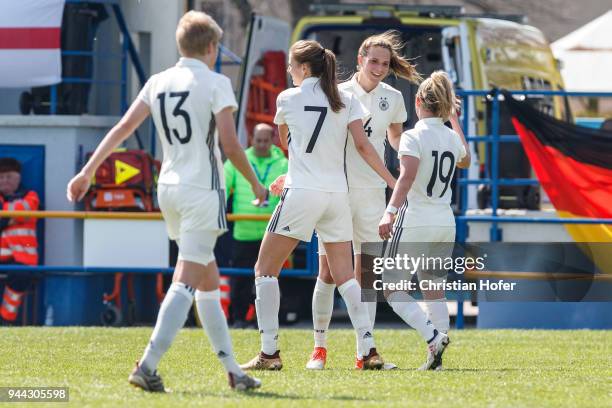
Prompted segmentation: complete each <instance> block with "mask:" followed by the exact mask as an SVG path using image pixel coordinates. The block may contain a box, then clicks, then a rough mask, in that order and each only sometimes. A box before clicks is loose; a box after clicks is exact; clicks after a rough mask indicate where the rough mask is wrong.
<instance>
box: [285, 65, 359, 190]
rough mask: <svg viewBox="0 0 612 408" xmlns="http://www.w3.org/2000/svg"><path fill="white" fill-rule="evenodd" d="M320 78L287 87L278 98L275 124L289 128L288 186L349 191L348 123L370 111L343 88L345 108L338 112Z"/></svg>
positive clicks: (286, 180)
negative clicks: (332, 107) (346, 160)
mask: <svg viewBox="0 0 612 408" xmlns="http://www.w3.org/2000/svg"><path fill="white" fill-rule="evenodd" d="M318 81H319V78H313V77H309V78H306V79H304V81H303V82H302V85H301V86H300V87H297V88H291V89H286V90H284V91H283V92H281V93H280V95H278V98H277V100H276V116H275V117H274V123H276V124H277V125H281V124H287V125H288V127H289V170H288V172H287V177H286V179H285V187H287V188H304V189H309V190H318V191H327V192H338V193H342V192H347V191H348V185H347V181H346V168H345V151H346V144H347V138H348V124H349V123H351V122H352V121H354V120H357V119H363V118H364V117H365V116H366V111H365V109H364V108H363V107H362V105H361V103H360V102H359V101H358V100H357V98H355V96H353V95H351V94H349V93H347V92H344V91H339V92H340V98H341V99H342V102H343V103H344V105H345V107H344V108H342V109H340V111H339V112H337V113H336V112H334V111H333V110H332V109H331V107H330V106H329V102H328V100H327V96H326V95H325V93H323V90H322V89H321V87H320V85H319V82H318Z"/></svg>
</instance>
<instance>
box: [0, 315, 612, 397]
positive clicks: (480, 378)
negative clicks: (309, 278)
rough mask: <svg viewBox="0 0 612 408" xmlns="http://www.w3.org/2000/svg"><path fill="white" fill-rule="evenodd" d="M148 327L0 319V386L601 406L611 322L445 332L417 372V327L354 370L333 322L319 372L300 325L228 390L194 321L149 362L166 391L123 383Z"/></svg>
mask: <svg viewBox="0 0 612 408" xmlns="http://www.w3.org/2000/svg"><path fill="white" fill-rule="evenodd" d="M151 330H152V329H151V328H146V327H145V328H126V329H108V328H80V327H77V328H0V343H1V345H2V347H1V352H0V386H28V387H34V386H47V387H50V386H56V387H57V386H67V387H69V388H70V405H74V406H93V407H96V406H105V407H106V406H109V407H110V406H131V407H150V406H158V407H167V406H181V407H185V406H220V405H224V406H225V405H227V406H240V407H243V406H262V407H264V406H265V407H276V406H278V407H286V406H307V407H313V406H316V407H317V408H319V407H324V406H333V407H340V406H359V407H363V406H377V405H380V406H386V407H389V406H403V407H405V406H410V407H414V406H426V407H543V406H550V407H560V406H567V407H604V406H605V407H612V331H518V330H488V331H484V330H465V331H454V332H451V340H452V343H451V345H450V347H449V349H448V350H447V354H445V358H444V366H445V370H444V371H442V372H419V371H416V370H415V368H416V367H418V366H419V365H420V364H421V363H423V361H424V359H425V347H424V345H423V344H422V342H421V341H420V340H419V338H418V336H417V334H416V333H415V332H414V331H412V330H399V329H398V330H378V331H377V332H376V334H375V336H376V340H377V345H378V349H379V351H380V352H381V354H382V355H383V357H385V359H386V360H387V361H390V362H394V363H396V364H397V365H398V366H399V367H401V369H400V370H394V371H388V372H382V371H379V372H369V371H365V372H359V371H354V370H353V369H352V365H353V360H354V357H353V355H354V347H355V339H354V336H353V332H352V331H350V330H332V331H331V333H330V339H329V343H328V350H329V354H328V367H327V369H326V370H325V371H321V372H310V371H307V370H306V369H305V368H304V365H305V363H306V360H307V358H308V356H309V353H310V351H311V348H312V335H311V332H310V331H309V330H295V329H281V334H280V335H281V337H280V344H281V350H282V353H281V356H282V358H283V363H284V368H283V370H282V371H280V372H263V373H259V374H257V375H258V376H259V377H260V378H261V379H262V381H263V386H262V388H261V389H260V390H259V391H256V392H252V393H236V392H233V391H231V390H230V389H229V387H228V386H227V380H226V377H225V375H224V374H223V373H222V371H221V365H220V364H219V362H218V361H217V359H216V357H215V356H214V355H213V353H212V351H211V349H210V348H209V345H208V341H207V340H206V338H205V337H204V333H203V332H202V331H201V329H184V330H182V331H181V333H179V335H178V336H177V338H176V341H175V343H174V345H173V346H172V348H171V349H170V351H169V352H168V353H167V355H166V356H165V357H164V358H163V359H162V362H161V364H160V367H159V371H160V373H161V375H162V377H163V378H164V382H165V384H166V388H168V389H170V391H171V392H170V393H167V394H163V395H160V394H147V393H144V392H142V391H141V390H139V389H136V388H133V387H131V386H129V385H128V383H127V376H128V374H129V372H130V370H131V369H132V367H133V365H134V361H135V360H137V359H138V358H140V355H141V353H142V351H143V348H144V347H145V345H146V343H147V341H148V338H149V335H150V334H151ZM232 336H233V340H234V347H235V351H236V354H237V357H238V360H239V362H245V361H247V360H248V359H250V358H251V357H253V356H254V355H255V354H256V352H257V351H258V349H259V336H258V334H257V332H256V331H254V330H233V331H232ZM48 405H49V406H59V405H65V404H57V403H50V404H48ZM20 406H23V405H20ZM35 406H37V407H39V406H43V404H40V403H36V404H35Z"/></svg>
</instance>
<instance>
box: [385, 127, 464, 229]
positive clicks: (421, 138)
mask: <svg viewBox="0 0 612 408" xmlns="http://www.w3.org/2000/svg"><path fill="white" fill-rule="evenodd" d="M465 155H466V151H465V146H463V143H462V142H461V138H460V137H459V135H458V134H457V133H456V132H455V131H454V130H452V129H449V128H448V127H446V126H445V125H444V123H443V122H442V119H440V118H427V119H422V120H420V121H418V122H417V123H416V124H415V126H414V129H410V130H407V131H406V132H404V133H403V134H402V139H401V141H400V148H399V152H398V156H399V157H400V158H401V156H414V157H417V158H418V159H419V167H418V169H417V174H416V178H415V180H414V182H413V184H412V187H411V188H410V191H409V192H408V197H407V201H408V204H407V205H406V204H405V205H404V206H402V208H401V210H400V212H399V213H398V216H397V221H396V227H421V226H452V225H455V217H454V216H453V211H452V209H451V207H450V202H451V196H452V189H451V181H452V179H453V174H454V172H455V167H456V165H457V162H458V161H460V160H461V159H463V158H464V157H465ZM406 207H407V208H406Z"/></svg>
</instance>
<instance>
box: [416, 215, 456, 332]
mask: <svg viewBox="0 0 612 408" xmlns="http://www.w3.org/2000/svg"><path fill="white" fill-rule="evenodd" d="M420 229H422V230H423V231H421V232H419V233H418V235H421V236H424V237H425V238H426V240H425V239H424V241H423V242H431V243H439V244H437V245H435V246H434V247H432V249H431V251H430V256H432V257H438V258H441V259H445V258H446V257H450V256H452V251H453V243H454V242H455V227H436V228H420ZM425 229H426V230H425ZM432 273H433V276H430V277H429V278H430V279H433V280H435V281H442V280H445V279H446V278H447V274H446V271H433V272H432ZM422 278H426V277H424V276H421V274H419V280H421V279H422ZM423 299H424V300H425V306H426V309H427V317H428V318H429V320H430V321H431V323H432V324H433V325H434V327H435V328H436V329H438V330H439V331H441V332H444V333H447V334H448V331H449V328H450V317H449V314H448V307H447V304H446V294H445V292H444V290H424V291H423Z"/></svg>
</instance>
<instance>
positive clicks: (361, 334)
mask: <svg viewBox="0 0 612 408" xmlns="http://www.w3.org/2000/svg"><path fill="white" fill-rule="evenodd" d="M338 292H340V295H341V296H342V299H344V303H346V308H347V309H348V314H349V317H350V318H351V323H352V324H353V328H354V329H355V335H356V336H357V353H358V355H359V356H360V357H362V356H365V355H368V353H369V352H370V349H372V348H374V347H376V346H375V344H374V335H373V334H372V324H371V323H370V316H369V315H368V308H367V306H366V304H365V303H362V302H361V287H360V286H359V283H358V282H357V280H356V279H355V278H352V279H349V280H348V281H346V282H344V283H343V284H342V285H340V286H338Z"/></svg>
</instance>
